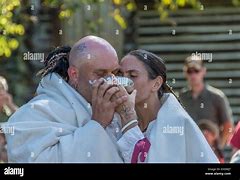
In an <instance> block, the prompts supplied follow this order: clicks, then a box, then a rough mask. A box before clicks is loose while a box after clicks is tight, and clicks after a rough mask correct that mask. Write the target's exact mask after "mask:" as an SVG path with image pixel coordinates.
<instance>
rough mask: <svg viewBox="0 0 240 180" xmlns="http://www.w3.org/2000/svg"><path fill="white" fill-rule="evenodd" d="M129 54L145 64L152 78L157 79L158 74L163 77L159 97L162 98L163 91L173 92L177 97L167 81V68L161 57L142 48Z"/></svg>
mask: <svg viewBox="0 0 240 180" xmlns="http://www.w3.org/2000/svg"><path fill="white" fill-rule="evenodd" d="M128 55H132V56H135V57H136V58H137V59H138V60H140V61H141V62H142V63H143V64H144V66H145V67H146V70H147V72H148V76H149V78H150V79H155V78H156V77H157V76H161V77H162V79H163V84H162V86H161V88H160V89H159V91H158V98H159V99H161V98H162V96H163V93H172V94H173V95H174V96H175V97H176V98H177V96H176V94H175V93H174V92H173V90H172V88H171V87H170V86H169V85H168V84H167V82H166V80H167V69H166V66H165V64H164V61H163V60H162V59H161V58H160V57H158V56H157V55H155V54H153V53H151V52H148V51H145V50H142V49H138V50H133V51H131V52H130V53H128ZM177 99H178V98H177Z"/></svg>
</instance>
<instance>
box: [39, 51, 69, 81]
mask: <svg viewBox="0 0 240 180" xmlns="http://www.w3.org/2000/svg"><path fill="white" fill-rule="evenodd" d="M70 51H71V47H70V46H62V47H57V48H55V49H54V50H53V51H51V52H50V53H49V54H48V56H47V58H46V59H45V60H44V68H43V69H41V70H40V71H39V72H38V73H37V75H41V77H42V78H43V77H44V76H46V75H47V74H50V73H53V72H55V73H58V74H59V75H60V76H61V77H62V78H63V79H64V80H65V81H68V79H69V77H68V73H67V70H68V67H69V62H68V57H69V53H70Z"/></svg>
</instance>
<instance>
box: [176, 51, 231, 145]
mask: <svg viewBox="0 0 240 180" xmlns="http://www.w3.org/2000/svg"><path fill="white" fill-rule="evenodd" d="M183 71H184V74H185V76H186V78H187V81H188V84H189V87H188V88H185V89H183V90H182V91H181V92H180V94H179V98H180V100H181V102H182V104H183V106H184V107H185V108H186V111H187V112H188V113H189V114H190V116H191V117H192V118H193V120H194V121H195V122H196V123H197V124H198V122H199V120H201V119H209V120H211V121H213V122H214V123H216V124H217V125H218V127H219V130H220V137H219V139H220V147H221V148H224V146H225V144H226V142H227V140H228V138H229V136H230V135H231V132H232V128H233V125H232V111H231V109H230V106H229V102H228V100H227V97H226V96H225V95H224V93H223V92H222V91H221V90H219V89H217V88H214V87H212V86H210V85H208V84H206V83H205V82H204V77H205V76H206V72H207V69H206V67H205V66H204V64H203V60H202V59H201V58H200V56H189V57H187V58H186V60H185V64H184V67H183Z"/></svg>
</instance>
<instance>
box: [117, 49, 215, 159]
mask: <svg viewBox="0 0 240 180" xmlns="http://www.w3.org/2000/svg"><path fill="white" fill-rule="evenodd" d="M120 65H121V70H120V74H121V75H123V76H125V77H128V78H130V79H132V81H133V82H134V88H135V89H136V90H137V95H136V100H135V110H136V113H137V117H138V125H137V124H135V126H133V123H134V122H136V121H134V120H133V121H132V122H129V123H127V125H126V123H125V126H124V127H123V129H122V132H123V135H122V137H121V138H120V139H119V140H118V145H119V148H120V151H121V153H122V156H123V158H124V160H125V162H132V163H136V162H177V163H184V162H218V160H217V158H216V156H215V155H214V153H213V151H212V150H211V147H210V146H209V145H208V143H207V141H206V140H205V138H204V136H203V134H202V133H201V131H200V130H199V128H198V127H197V125H196V124H195V123H194V122H193V120H192V119H191V117H190V116H189V115H188V114H187V112H186V111H185V110H184V109H183V107H182V106H181V104H180V103H179V102H178V100H177V98H176V96H175V94H174V93H173V91H172V90H171V88H170V87H169V86H168V85H167V83H166V79H167V76H166V67H165V65H164V63H163V60H162V59H161V58H159V57H158V56H156V55H155V54H153V53H150V52H148V51H144V50H134V51H132V52H130V53H129V54H127V55H126V56H125V57H124V58H123V59H122V60H121V61H120ZM128 125H129V126H131V128H129V126H128ZM126 129H127V131H126Z"/></svg>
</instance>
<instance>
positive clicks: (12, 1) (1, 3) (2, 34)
mask: <svg viewBox="0 0 240 180" xmlns="http://www.w3.org/2000/svg"><path fill="white" fill-rule="evenodd" d="M19 6H20V0H0V57H1V56H5V57H10V56H11V53H12V50H14V49H16V48H18V46H19V42H18V40H17V39H16V38H14V37H16V36H22V35H23V34H24V27H23V25H22V24H18V23H15V22H14V21H13V14H14V11H16V10H17V8H18V7H19Z"/></svg>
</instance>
